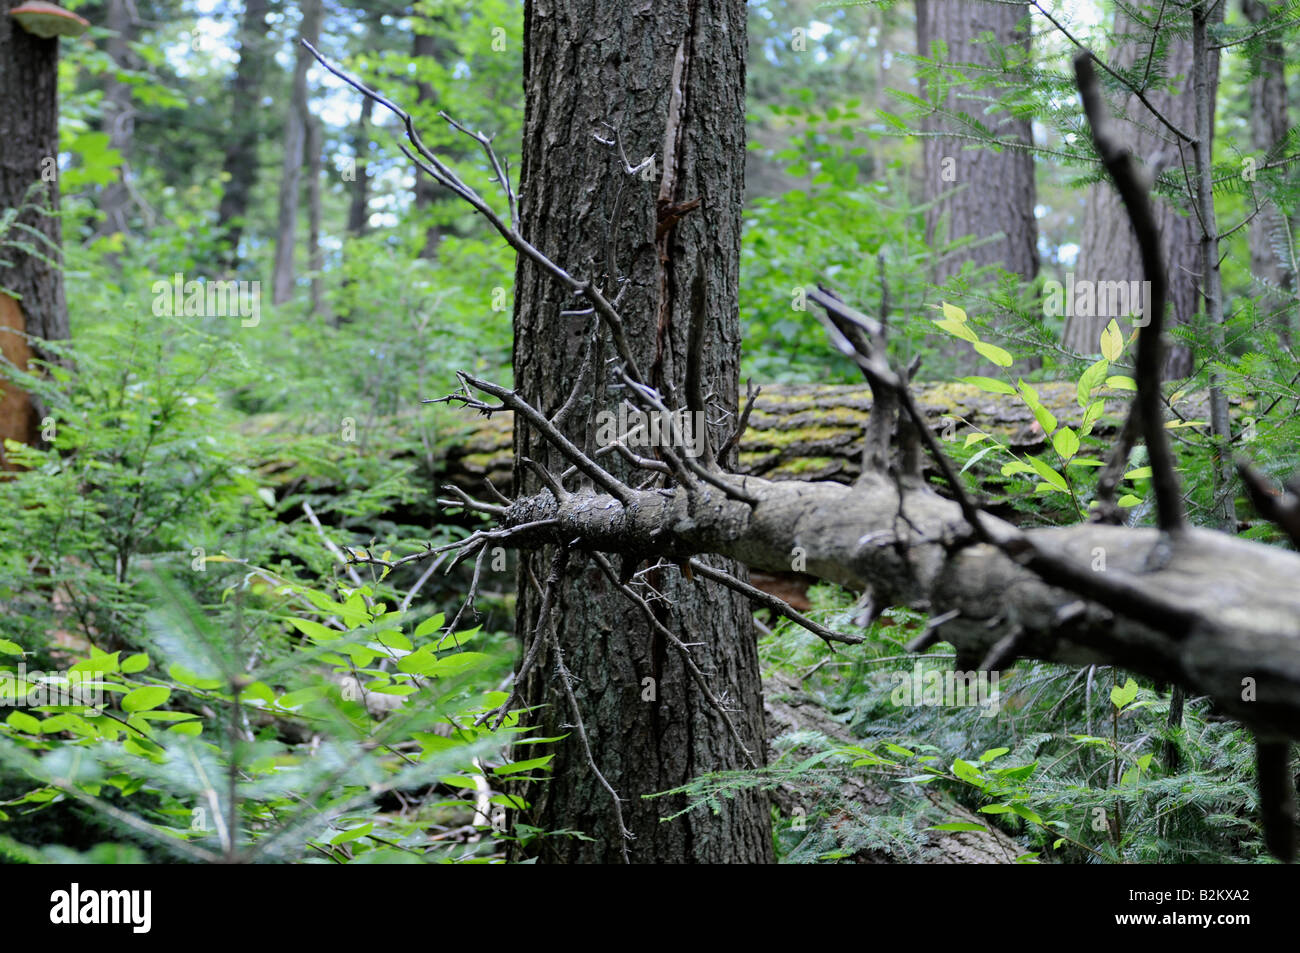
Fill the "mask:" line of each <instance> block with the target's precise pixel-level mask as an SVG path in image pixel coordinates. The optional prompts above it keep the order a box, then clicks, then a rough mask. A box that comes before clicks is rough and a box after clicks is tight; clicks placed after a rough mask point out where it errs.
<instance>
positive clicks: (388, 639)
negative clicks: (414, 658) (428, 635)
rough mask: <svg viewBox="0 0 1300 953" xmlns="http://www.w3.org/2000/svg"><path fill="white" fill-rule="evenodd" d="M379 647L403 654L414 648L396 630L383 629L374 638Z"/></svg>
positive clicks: (408, 640)
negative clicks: (399, 651)
mask: <svg viewBox="0 0 1300 953" xmlns="http://www.w3.org/2000/svg"><path fill="white" fill-rule="evenodd" d="M375 638H376V640H377V641H378V642H379V644H380V645H384V646H387V647H388V648H390V649H400V650H401V651H403V652H410V651H412V649H413V648H414V646H413V645H411V640H410V639H408V638H407V637H406V636H404V635H403V634H402V633H401V632H399V631H398V630H397V629H385V630H384V631H383V632H380V633H379V634H378V635H377V636H375Z"/></svg>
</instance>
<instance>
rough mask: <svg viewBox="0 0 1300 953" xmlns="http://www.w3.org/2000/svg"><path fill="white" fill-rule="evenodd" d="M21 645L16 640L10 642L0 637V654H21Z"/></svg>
mask: <svg viewBox="0 0 1300 953" xmlns="http://www.w3.org/2000/svg"><path fill="white" fill-rule="evenodd" d="M22 654H23V647H22V646H21V645H19V644H18V643H17V642H10V641H9V640H8V639H0V655H22Z"/></svg>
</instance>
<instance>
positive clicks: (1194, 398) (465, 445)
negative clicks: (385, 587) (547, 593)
mask: <svg viewBox="0 0 1300 953" xmlns="http://www.w3.org/2000/svg"><path fill="white" fill-rule="evenodd" d="M1034 386H1035V388H1036V389H1037V391H1038V396H1039V398H1040V399H1041V400H1042V403H1043V406H1044V407H1046V408H1047V409H1048V410H1049V411H1051V412H1052V415H1053V416H1055V417H1056V419H1057V420H1058V421H1059V422H1060V424H1061V425H1062V426H1066V427H1075V428H1077V427H1078V425H1079V423H1080V421H1081V420H1082V419H1083V410H1082V409H1081V408H1080V407H1079V404H1078V402H1077V400H1076V399H1075V395H1076V393H1077V387H1076V386H1075V384H1074V383H1073V382H1072V381H1045V382H1041V383H1038V384H1035V385H1034ZM915 391H916V401H917V404H918V405H919V406H920V408H921V410H922V411H923V412H924V413H925V415H926V417H927V419H928V420H929V422H930V428H931V430H932V431H933V432H934V434H935V435H936V437H938V438H939V439H940V440H944V441H945V442H957V443H958V445H960V441H961V440H963V439H964V438H965V435H966V434H967V433H969V432H970V431H971V429H972V428H978V429H980V430H983V431H985V432H986V433H989V434H992V435H993V436H994V437H996V438H997V439H998V440H999V441H1001V442H1002V443H1004V444H1005V445H1006V446H1007V447H1009V448H1010V449H1012V450H1014V451H1016V452H1018V453H1037V452H1039V451H1040V450H1042V449H1043V447H1044V445H1045V441H1044V439H1043V431H1042V428H1041V427H1039V426H1038V425H1037V422H1036V421H1035V420H1034V415H1033V414H1032V413H1031V412H1030V410H1029V408H1028V407H1027V406H1026V405H1025V403H1024V402H1023V401H1022V400H1020V399H1019V398H1018V397H1014V396H1004V395H1001V394H990V393H988V392H986V391H982V390H980V389H979V388H978V387H975V386H974V385H972V384H966V383H962V382H961V381H949V382H934V381H930V382H925V383H918V384H917V385H915ZM872 403H873V401H872V397H871V388H870V387H868V386H867V385H866V384H770V385H764V386H763V388H762V390H761V392H760V393H759V395H758V397H757V399H756V400H755V401H754V410H753V413H752V414H751V415H750V418H749V427H748V429H746V431H745V433H744V434H743V435H742V436H741V438H740V444H739V449H740V461H739V467H738V468H737V472H738V473H742V474H745V475H748V476H761V477H767V478H768V479H770V480H805V481H811V480H833V481H835V482H836V483H844V484H849V483H852V482H853V481H854V480H856V479H857V478H858V476H859V475H860V474H861V473H862V434H863V431H864V430H865V428H866V422H867V420H868V419H869V418H870V416H871V407H872ZM1206 404H1207V400H1206V395H1205V394H1204V393H1203V392H1196V393H1191V394H1187V395H1184V396H1183V397H1182V398H1181V399H1180V400H1179V401H1178V402H1177V403H1176V405H1175V406H1176V407H1177V410H1178V412H1179V413H1180V414H1181V415H1182V416H1183V417H1184V418H1185V419H1189V420H1195V419H1204V418H1205V415H1206V412H1207V411H1206ZM1116 406H1117V407H1118V406H1121V405H1120V404H1119V402H1118V401H1117V402H1116ZM444 428H445V429H459V430H460V433H461V435H460V436H457V437H455V438H454V439H453V441H452V443H451V446H450V447H449V449H448V451H447V454H446V457H445V458H444V459H443V461H442V469H441V471H440V473H439V479H441V480H442V482H445V483H451V484H453V485H455V486H457V487H460V488H461V489H462V490H465V491H466V492H467V493H469V494H471V495H473V496H483V495H485V493H486V487H485V486H484V484H485V481H486V480H491V481H492V483H493V484H494V485H495V486H496V487H498V488H499V489H501V490H502V491H504V492H507V493H509V492H510V489H509V487H510V473H511V467H512V466H513V457H512V446H511V434H512V432H513V428H514V415H513V414H512V413H511V412H510V411H508V410H506V411H502V412H500V413H494V414H493V415H492V416H491V417H478V418H475V419H474V420H472V421H466V419H465V417H464V415H459V416H456V417H454V418H453V417H450V416H448V418H447V420H446V422H445V424H442V425H440V427H439V430H440V431H441V430H444ZM1118 429H1119V428H1118V424H1117V422H1116V421H1115V420H1114V419H1112V418H1109V417H1103V418H1102V419H1101V420H1099V421H1098V422H1097V424H1096V425H1095V426H1094V427H1093V430H1092V432H1093V433H1094V434H1095V435H1097V436H1098V437H1111V436H1113V435H1114V434H1115V433H1116V431H1117V430H1118Z"/></svg>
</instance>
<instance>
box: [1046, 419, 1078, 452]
mask: <svg viewBox="0 0 1300 953" xmlns="http://www.w3.org/2000/svg"><path fill="white" fill-rule="evenodd" d="M1052 447H1053V449H1055V450H1056V453H1057V455H1058V456H1059V457H1060V458H1061V459H1062V460H1069V459H1070V458H1071V457H1073V456H1074V455H1075V454H1076V453H1078V452H1079V438H1078V437H1076V436H1075V435H1074V431H1073V430H1071V429H1070V428H1069V427H1062V428H1061V429H1060V430H1058V431H1057V432H1056V433H1054V434H1053V435H1052Z"/></svg>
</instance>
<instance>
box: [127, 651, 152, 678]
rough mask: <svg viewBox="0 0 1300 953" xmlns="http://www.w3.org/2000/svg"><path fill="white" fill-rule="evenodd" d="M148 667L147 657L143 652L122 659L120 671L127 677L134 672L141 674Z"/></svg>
mask: <svg viewBox="0 0 1300 953" xmlns="http://www.w3.org/2000/svg"><path fill="white" fill-rule="evenodd" d="M148 667H149V656H148V655H146V654H145V653H143V652H138V653H136V654H135V655H128V656H127V657H126V658H124V659H122V671H123V672H124V673H125V674H127V675H132V674H134V673H136V672H143V671H144V670H145V669H147V668H148Z"/></svg>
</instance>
